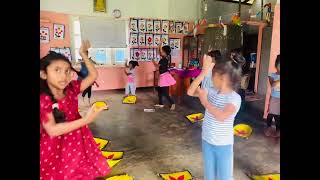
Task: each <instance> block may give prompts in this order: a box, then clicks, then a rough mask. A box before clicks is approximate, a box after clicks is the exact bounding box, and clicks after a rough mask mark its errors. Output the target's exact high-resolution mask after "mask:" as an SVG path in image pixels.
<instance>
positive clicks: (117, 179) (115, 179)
mask: <svg viewBox="0 0 320 180" xmlns="http://www.w3.org/2000/svg"><path fill="white" fill-rule="evenodd" d="M106 180H133V177H132V176H129V175H128V174H124V175H119V176H112V177H109V178H107V179H106Z"/></svg>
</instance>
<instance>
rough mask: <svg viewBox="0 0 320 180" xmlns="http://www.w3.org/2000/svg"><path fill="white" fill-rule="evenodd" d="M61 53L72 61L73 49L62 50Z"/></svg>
mask: <svg viewBox="0 0 320 180" xmlns="http://www.w3.org/2000/svg"><path fill="white" fill-rule="evenodd" d="M60 53H61V54H63V55H64V56H65V57H67V58H68V59H69V60H70V61H71V60H72V57H71V49H70V48H69V47H65V48H61V49H60Z"/></svg>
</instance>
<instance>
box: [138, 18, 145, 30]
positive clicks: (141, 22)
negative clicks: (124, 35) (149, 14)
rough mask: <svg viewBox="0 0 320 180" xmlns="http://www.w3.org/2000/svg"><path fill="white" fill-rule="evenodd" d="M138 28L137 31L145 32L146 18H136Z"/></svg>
mask: <svg viewBox="0 0 320 180" xmlns="http://www.w3.org/2000/svg"><path fill="white" fill-rule="evenodd" d="M138 29H139V32H142V33H144V32H146V20H144V19H139V20H138Z"/></svg>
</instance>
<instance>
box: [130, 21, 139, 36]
mask: <svg viewBox="0 0 320 180" xmlns="http://www.w3.org/2000/svg"><path fill="white" fill-rule="evenodd" d="M130 32H133V33H137V32H138V20H137V19H131V20H130Z"/></svg>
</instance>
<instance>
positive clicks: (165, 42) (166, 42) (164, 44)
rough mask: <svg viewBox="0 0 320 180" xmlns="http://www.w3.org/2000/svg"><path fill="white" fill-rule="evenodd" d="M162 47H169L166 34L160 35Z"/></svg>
mask: <svg viewBox="0 0 320 180" xmlns="http://www.w3.org/2000/svg"><path fill="white" fill-rule="evenodd" d="M161 39H162V46H166V45H169V36H168V35H167V34H163V35H161Z"/></svg>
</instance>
